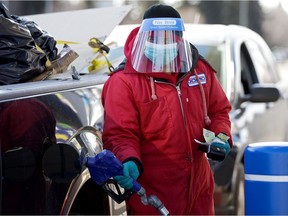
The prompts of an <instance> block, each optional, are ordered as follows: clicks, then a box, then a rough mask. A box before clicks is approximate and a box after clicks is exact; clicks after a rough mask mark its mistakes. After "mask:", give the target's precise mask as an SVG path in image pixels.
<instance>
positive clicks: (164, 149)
mask: <svg viewBox="0 0 288 216" xmlns="http://www.w3.org/2000/svg"><path fill="white" fill-rule="evenodd" d="M138 30H139V28H136V29H134V30H133V31H132V32H131V33H130V35H129V37H128V39H127V42H126V45H125V49H124V51H125V55H126V58H127V62H126V65H125V68H124V70H123V71H119V72H116V73H114V74H113V75H112V76H111V77H110V78H109V79H108V80H107V82H106V83H105V85H104V88H103V93H102V102H103V106H104V111H105V115H104V131H103V143H104V148H106V149H110V150H111V151H112V152H113V153H114V154H115V155H116V157H117V158H118V159H120V160H121V161H122V162H124V161H127V160H130V159H133V160H135V161H137V162H138V164H139V165H140V171H141V172H142V171H143V172H142V174H141V176H140V177H139V178H138V180H137V181H139V183H140V184H141V185H142V186H143V187H144V188H145V189H146V192H147V195H148V196H149V195H151V194H154V195H156V196H157V197H158V198H159V199H160V200H161V201H162V202H163V204H164V205H165V206H166V208H167V209H168V210H169V212H170V214H171V215H183V214H190V215H191V214H214V203H213V191H214V179H213V175H212V172H211V169H210V166H209V163H208V160H207V158H206V157H205V154H204V153H202V152H200V151H199V150H197V147H198V144H197V143H196V142H195V141H194V139H198V140H202V141H203V135H202V134H203V128H207V129H208V130H211V131H213V132H215V134H218V133H220V132H224V133H226V134H227V135H228V136H230V137H231V134H230V121H229V116H228V113H229V111H230V109H231V106H230V103H229V101H228V100H227V98H226V96H225V93H224V92H223V90H222V88H221V86H220V84H219V82H218V80H217V78H216V75H215V71H214V70H213V69H212V68H211V66H210V65H209V64H208V63H206V61H204V60H203V59H201V58H198V52H197V50H196V49H195V48H194V50H193V51H194V54H193V55H194V56H193V59H194V61H195V62H194V64H195V65H196V67H195V69H194V70H192V71H191V72H189V73H187V74H184V75H183V76H182V77H181V78H180V79H179V80H178V81H177V79H176V78H175V75H174V76H173V75H167V74H159V73H154V74H150V75H151V76H153V78H150V77H151V76H150V75H149V74H143V73H138V72H136V71H135V70H134V69H133V68H132V65H131V61H130V55H131V48H132V45H133V42H134V40H135V37H136V35H137V32H138ZM195 70H196V71H197V73H198V76H199V77H200V78H201V79H200V80H201V82H202V86H203V89H204V92H205V97H206V106H207V112H208V116H209V117H210V120H211V124H210V125H209V126H207V125H205V121H204V105H203V100H202V99H203V97H202V96H201V91H200V87H199V85H198V83H197V81H196V82H195ZM151 80H152V81H153V83H151ZM153 89H154V90H153ZM154 93H155V95H156V96H157V99H155V100H153V99H152V98H151V95H152V94H154ZM230 144H231V145H232V142H231V141H230ZM142 168H143V170H142ZM127 207H128V213H129V214H146V215H147V214H154V215H155V214H158V212H157V211H156V210H155V209H154V208H153V207H151V206H144V205H143V204H142V203H141V201H140V198H139V196H138V195H136V194H135V195H133V196H132V197H131V198H130V199H129V200H128V201H127Z"/></svg>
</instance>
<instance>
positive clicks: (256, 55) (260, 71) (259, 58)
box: [245, 40, 277, 83]
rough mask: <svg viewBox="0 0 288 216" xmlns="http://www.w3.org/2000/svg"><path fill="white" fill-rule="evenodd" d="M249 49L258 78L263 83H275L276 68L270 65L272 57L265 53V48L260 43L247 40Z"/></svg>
mask: <svg viewBox="0 0 288 216" xmlns="http://www.w3.org/2000/svg"><path fill="white" fill-rule="evenodd" d="M245 44H246V45H247V49H248V50H249V53H250V56H251V60H252V62H253V65H254V67H255V71H256V74H257V76H258V80H259V82H261V83H275V82H277V80H275V74H274V69H273V68H272V67H271V66H270V62H271V59H269V58H268V56H267V55H265V48H264V47H262V46H260V44H258V43H256V42H254V41H252V40H250V41H246V42H245Z"/></svg>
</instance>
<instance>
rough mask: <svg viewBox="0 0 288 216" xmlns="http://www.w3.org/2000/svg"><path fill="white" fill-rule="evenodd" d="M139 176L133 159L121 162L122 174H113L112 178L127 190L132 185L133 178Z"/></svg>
mask: <svg viewBox="0 0 288 216" xmlns="http://www.w3.org/2000/svg"><path fill="white" fill-rule="evenodd" d="M138 177H139V170H138V166H137V165H136V163H135V162H133V161H127V162H125V163H124V164H123V175H119V176H114V177H113V178H114V180H115V181H116V182H117V183H118V184H119V185H120V186H121V187H122V188H124V189H126V190H129V189H131V188H132V187H133V180H136V179H137V178H138Z"/></svg>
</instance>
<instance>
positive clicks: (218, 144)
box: [211, 137, 230, 155]
mask: <svg viewBox="0 0 288 216" xmlns="http://www.w3.org/2000/svg"><path fill="white" fill-rule="evenodd" d="M211 145H212V146H215V147H217V148H220V149H224V150H225V153H226V155H228V153H229V152H230V144H229V143H228V141H225V140H222V139H220V138H218V137H215V138H214V139H213V140H212V142H211Z"/></svg>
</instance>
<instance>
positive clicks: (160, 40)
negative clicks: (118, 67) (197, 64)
mask: <svg viewBox="0 0 288 216" xmlns="http://www.w3.org/2000/svg"><path fill="white" fill-rule="evenodd" d="M131 56H132V66H133V68H134V69H135V70H136V71H138V72H140V73H151V72H165V73H179V72H180V73H187V72H189V71H190V70H191V68H192V51H191V47H190V45H189V43H188V41H187V40H185V37H184V24H183V21H182V19H180V18H151V19H145V20H143V22H142V24H141V28H140V30H139V32H138V35H137V36H136V39H135V42H134V45H133V48H132V55H131Z"/></svg>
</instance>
